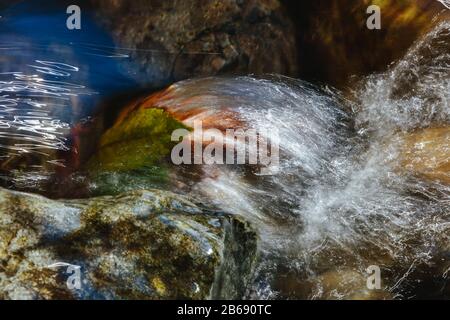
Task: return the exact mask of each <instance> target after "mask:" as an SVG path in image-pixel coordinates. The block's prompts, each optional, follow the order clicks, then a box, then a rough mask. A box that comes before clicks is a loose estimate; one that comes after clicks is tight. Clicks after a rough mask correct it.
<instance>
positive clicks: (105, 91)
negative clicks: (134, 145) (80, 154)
mask: <svg viewBox="0 0 450 320" xmlns="http://www.w3.org/2000/svg"><path fill="white" fill-rule="evenodd" d="M65 11H66V10H65V7H64V4H63V3H61V4H59V5H58V4H55V3H51V2H49V1H43V2H42V1H41V2H40V3H39V6H38V5H37V2H36V1H29V2H28V1H27V2H21V3H19V4H17V5H13V6H11V7H10V8H8V9H7V10H4V11H2V13H1V18H0V29H1V30H2V32H1V33H0V172H1V176H2V180H3V181H2V184H3V185H6V186H10V187H18V188H21V187H25V189H27V188H29V189H31V190H32V189H34V188H37V187H38V188H37V190H40V187H39V183H38V182H39V181H40V182H45V181H46V180H48V178H49V176H51V173H52V172H54V171H55V170H57V169H58V168H60V167H64V166H66V165H67V152H68V151H69V150H70V148H71V137H70V133H71V129H72V128H73V126H74V125H75V124H76V123H79V122H83V121H88V120H89V117H90V116H91V115H92V114H93V113H94V112H95V109H96V108H97V107H98V105H99V104H100V102H101V101H102V100H103V99H104V98H105V97H110V96H112V95H114V94H117V93H120V92H122V91H126V90H130V89H135V88H136V87H137V86H138V83H137V82H136V81H135V79H136V78H135V76H136V71H135V69H134V66H133V65H132V64H131V63H130V62H129V61H128V53H127V50H126V49H120V48H115V47H114V45H113V42H112V40H111V39H110V38H109V36H108V35H107V33H106V32H104V31H103V30H102V29H101V28H99V27H98V26H97V25H96V24H95V23H94V21H93V18H92V17H91V16H90V14H89V12H87V11H84V12H83V14H84V16H83V28H82V30H68V29H67V28H66V19H67V15H66V13H65ZM141 85H142V83H141ZM31 177H33V179H30V178H31Z"/></svg>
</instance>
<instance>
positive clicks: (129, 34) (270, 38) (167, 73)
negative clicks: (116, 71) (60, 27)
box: [92, 0, 297, 87]
mask: <svg viewBox="0 0 450 320" xmlns="http://www.w3.org/2000/svg"><path fill="white" fill-rule="evenodd" d="M92 3H93V5H94V7H95V8H96V10H97V12H98V17H99V19H100V21H102V22H103V23H104V25H105V26H106V27H107V29H109V30H112V33H113V35H114V37H115V39H116V42H117V46H118V47H124V48H130V49H134V50H136V51H135V52H133V53H132V54H131V59H134V60H135V61H137V62H138V63H140V64H141V66H142V68H141V71H143V73H144V74H145V76H146V77H147V79H148V81H147V82H150V83H151V85H152V86H155V87H156V86H158V85H159V86H163V85H166V84H169V83H171V82H173V81H177V80H182V79H186V78H188V77H192V76H193V75H195V76H205V75H217V74H248V73H256V74H261V73H280V74H285V75H290V76H294V75H296V73H297V48H296V44H295V36H294V34H295V30H294V28H293V24H292V22H291V21H290V18H289V17H288V15H287V13H286V12H285V11H284V10H283V8H282V6H281V4H280V2H279V1H278V0H260V1H238V0H226V1H222V0H221V1H218V0H214V1H209V0H202V1H195V0H187V1H176V2H171V1H164V0H151V1H145V0H142V1H133V5H130V3H129V1H121V0H119V1H108V0H92ZM269 52H270V54H268V53H269Z"/></svg>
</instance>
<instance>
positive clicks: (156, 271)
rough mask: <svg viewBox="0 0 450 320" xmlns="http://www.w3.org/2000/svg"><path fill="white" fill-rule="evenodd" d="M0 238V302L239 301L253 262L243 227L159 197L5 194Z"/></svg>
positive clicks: (0, 196) (252, 242) (177, 199)
mask: <svg viewBox="0 0 450 320" xmlns="http://www.w3.org/2000/svg"><path fill="white" fill-rule="evenodd" d="M0 235H1V236H0V297H1V298H2V299H107V298H108V299H173V298H184V299H204V298H210V297H213V298H242V297H243V295H244V294H245V291H246V287H247V284H248V282H249V281H250V278H251V274H252V272H251V270H252V268H253V264H254V262H255V259H256V236H255V233H254V232H253V231H252V229H251V228H250V227H249V225H248V224H247V223H245V222H243V220H242V219H239V218H234V217H231V216H229V215H225V214H219V213H213V212H210V211H207V210H205V209H201V208H200V207H199V206H197V205H195V204H194V203H192V202H191V201H190V200H188V199H187V198H184V197H182V196H178V195H175V194H173V193H169V192H163V191H158V190H149V191H134V192H131V193H127V194H122V195H120V196H117V197H101V198H93V199H88V200H71V201H54V200H49V199H46V198H43V197H41V196H36V195H30V194H25V193H18V192H13V191H7V190H4V189H1V190H0ZM77 274H78V275H79V277H78V278H76V277H77ZM70 283H71V284H72V286H70V285H69V284H70ZM77 284H78V286H77Z"/></svg>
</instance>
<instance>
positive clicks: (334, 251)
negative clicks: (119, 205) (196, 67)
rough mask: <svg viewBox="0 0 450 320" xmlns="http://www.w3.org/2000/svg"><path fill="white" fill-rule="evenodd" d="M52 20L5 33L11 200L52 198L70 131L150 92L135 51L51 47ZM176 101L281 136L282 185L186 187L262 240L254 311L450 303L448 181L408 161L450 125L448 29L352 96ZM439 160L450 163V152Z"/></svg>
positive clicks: (235, 87)
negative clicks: (104, 105)
mask: <svg viewBox="0 0 450 320" xmlns="http://www.w3.org/2000/svg"><path fill="white" fill-rule="evenodd" d="M16 10H19V11H20V10H21V9H20V8H18V9H16ZM8 17H10V18H8ZM11 17H14V18H11ZM52 17H53V18H55V15H50V16H45V15H44V16H43V15H42V13H39V14H36V15H35V16H34V19H30V16H29V15H27V16H26V17H22V18H21V16H20V14H19V15H15V14H14V12H10V13H9V15H8V12H6V13H5V14H4V16H3V17H2V18H1V19H0V26H1V27H2V32H1V34H0V52H1V56H0V148H1V149H0V150H1V153H0V156H1V158H0V161H1V169H2V170H1V172H2V173H3V180H4V181H3V185H5V186H8V187H11V188H19V189H23V188H26V189H31V190H34V191H36V192H43V190H41V189H40V188H41V184H40V183H39V181H41V180H46V179H48V177H49V176H50V175H52V174H53V173H54V171H55V170H56V169H55V168H57V167H64V166H65V163H64V159H63V157H61V152H62V153H64V152H67V151H68V150H69V148H70V142H71V140H70V139H71V136H70V130H71V128H73V127H74V126H75V125H76V124H77V123H79V122H83V121H87V120H86V119H89V116H90V115H92V114H93V112H94V110H95V108H96V106H98V104H99V103H100V102H101V100H102V99H103V98H105V97H108V96H110V95H112V94H114V93H115V92H117V90H119V89H120V90H123V91H126V90H127V89H130V88H134V87H135V86H137V85H144V83H142V82H139V81H138V80H136V79H137V78H139V77H136V72H137V71H136V69H135V66H134V65H133V64H132V63H131V62H130V61H129V60H128V54H127V50H126V49H120V48H113V45H112V40H111V39H109V38H108V37H107V36H106V35H105V34H104V33H103V31H102V30H100V29H98V33H97V34H90V35H89V36H91V37H92V42H94V41H95V43H96V45H92V44H89V43H91V42H90V40H89V37H88V38H86V35H84V36H83V37H82V38H81V39H78V38H77V36H74V34H73V33H64V34H55V35H54V37H50V38H49V37H48V34H49V30H42V29H39V28H37V26H46V25H49V24H48V19H52ZM40 19H44V20H45V21H46V23H39V21H40ZM91 30H92V29H91ZM64 32H66V31H64ZM40 35H41V36H40ZM44 35H45V36H44ZM59 39H65V40H64V42H61V41H60V40H59ZM99 39H100V40H99ZM99 43H100V44H99ZM124 65H125V66H126V67H124ZM139 79H140V78H139ZM149 81H150V80H149ZM171 90H172V91H171V96H170V98H167V99H165V100H163V101H161V102H160V104H159V105H158V106H159V107H162V108H168V109H171V110H174V109H177V108H178V109H177V112H181V113H183V112H184V113H186V114H188V113H189V112H188V111H189V110H191V109H195V108H201V110H202V111H201V112H200V113H199V114H196V117H197V118H202V117H205V116H211V115H216V116H215V118H216V120H217V119H219V120H220V121H222V122H221V125H226V124H234V125H235V124H236V123H239V124H240V125H243V126H245V127H246V128H255V129H258V130H262V131H264V130H266V131H268V132H271V128H277V129H278V132H279V144H280V165H279V171H278V172H276V173H274V174H273V175H265V176H261V175H258V174H255V172H254V170H253V169H254V168H251V167H247V166H226V165H223V166H222V165H215V166H208V165H204V166H201V167H200V168H199V169H198V170H197V171H196V175H197V176H196V177H195V179H193V181H192V182H190V183H187V185H188V187H179V186H176V187H173V188H174V190H176V191H179V192H185V193H188V194H190V195H192V196H193V197H195V198H197V199H200V201H201V202H202V203H205V204H209V205H211V206H214V207H216V208H220V209H221V210H224V211H227V212H230V213H233V214H238V215H242V216H244V217H245V218H246V219H248V220H250V221H251V222H253V224H254V225H255V227H256V228H257V229H258V232H259V237H260V249H261V257H260V261H259V264H258V270H257V271H258V272H257V275H256V276H255V279H254V285H253V286H252V288H250V289H249V292H248V297H249V298H351V297H362V298H373V297H381V298H413V297H421V298H431V297H434V298H436V297H437V298H448V297H449V295H450V288H449V287H448V284H447V273H448V270H449V267H450V261H449V257H450V239H449V236H448V235H449V234H450V233H449V231H450V230H449V229H450V186H449V184H448V180H445V179H444V180H443V181H442V180H436V179H427V178H424V177H423V176H420V175H417V174H415V172H414V170H410V169H411V168H409V169H408V168H407V167H405V166H404V165H403V164H402V162H401V160H400V159H401V153H402V151H401V150H402V147H401V146H402V145H403V144H404V141H405V137H406V136H407V135H409V134H411V133H413V132H416V131H417V130H420V129H422V128H429V127H439V128H442V127H444V128H445V127H447V128H448V126H449V124H450V105H449V103H450V24H449V23H447V22H443V23H441V24H440V25H439V26H437V27H436V28H435V29H433V30H432V31H430V32H429V33H428V34H427V35H426V36H425V37H424V38H423V39H421V40H420V41H418V42H417V43H416V44H415V45H414V46H413V47H412V48H411V49H410V51H409V52H408V53H407V55H406V56H405V57H404V58H403V59H402V60H401V61H399V62H398V63H396V64H395V65H393V66H391V68H390V69H389V70H388V71H387V72H385V73H383V74H376V75H371V76H369V77H367V78H366V79H363V80H361V82H360V83H359V85H358V86H357V87H355V89H354V90H353V92H352V93H351V94H345V95H344V94H342V93H340V92H338V91H336V90H334V89H332V88H319V87H316V86H314V85H312V84H308V83H305V82H303V81H299V80H293V79H288V78H283V77H278V76H270V77H266V78H251V77H236V78H207V79H197V80H187V81H183V82H180V83H178V84H175V85H173V86H172V87H171ZM189 120H193V119H189V118H188V119H186V121H189ZM213 125H214V123H213V124H212V126H213ZM268 138H269V139H270V138H273V137H271V136H270V134H269V135H268ZM438 147H439V148H443V149H442V150H443V152H444V154H445V153H447V154H450V152H449V148H450V147H449V143H448V139H447V140H446V142H445V140H444V143H443V144H441V145H439V146H438ZM442 150H441V151H442ZM174 170H175V169H174ZM175 172H176V171H175ZM182 177H184V179H186V176H182ZM447 177H448V172H447ZM178 178H179V177H178ZM185 182H186V181H185ZM371 265H376V266H379V267H380V268H381V271H382V290H378V291H370V290H368V289H367V288H366V281H365V279H366V277H367V273H366V269H367V268H368V267H369V266H371Z"/></svg>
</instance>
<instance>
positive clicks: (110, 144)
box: [87, 108, 188, 172]
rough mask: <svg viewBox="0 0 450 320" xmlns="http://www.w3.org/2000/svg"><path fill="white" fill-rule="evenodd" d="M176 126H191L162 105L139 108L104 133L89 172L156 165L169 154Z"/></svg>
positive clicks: (114, 170) (90, 161)
mask: <svg viewBox="0 0 450 320" xmlns="http://www.w3.org/2000/svg"><path fill="white" fill-rule="evenodd" d="M176 129H188V127H186V126H185V125H183V124H182V123H181V122H179V121H177V120H176V119H174V118H172V117H171V116H170V115H169V114H168V113H166V112H165V111H164V110H161V109H155V108H150V109H139V110H136V111H133V112H132V113H130V115H128V116H127V117H126V118H125V119H124V120H123V121H120V122H118V123H116V124H115V125H114V126H113V127H111V128H110V129H108V130H107V131H106V132H105V133H104V134H103V136H102V138H101V141H100V145H99V150H98V152H97V153H96V154H95V155H94V156H93V157H92V158H91V159H90V160H89V162H88V164H87V168H88V170H89V171H90V172H102V171H113V172H117V171H128V170H134V169H138V168H142V167H145V166H155V165H157V164H158V163H159V162H160V161H161V159H163V158H164V157H166V156H167V155H169V154H170V151H171V149H172V147H173V146H174V145H175V143H176V142H173V141H171V135H172V132H173V131H174V130H176Z"/></svg>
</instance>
